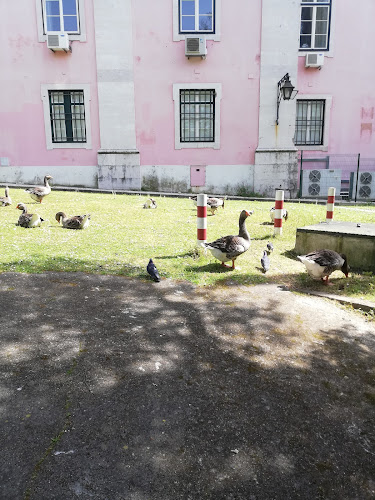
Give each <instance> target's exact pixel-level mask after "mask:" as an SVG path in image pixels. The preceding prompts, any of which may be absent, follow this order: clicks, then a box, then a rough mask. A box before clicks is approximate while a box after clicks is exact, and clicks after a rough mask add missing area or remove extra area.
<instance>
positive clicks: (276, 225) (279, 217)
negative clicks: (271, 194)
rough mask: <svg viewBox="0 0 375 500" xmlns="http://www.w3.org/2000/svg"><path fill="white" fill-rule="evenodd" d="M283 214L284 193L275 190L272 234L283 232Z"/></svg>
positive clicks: (280, 190)
mask: <svg viewBox="0 0 375 500" xmlns="http://www.w3.org/2000/svg"><path fill="white" fill-rule="evenodd" d="M283 212H284V191H283V190H282V189H277V190H276V195H275V217H274V219H273V234H274V235H276V234H280V235H281V234H282V232H283Z"/></svg>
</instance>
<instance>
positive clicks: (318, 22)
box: [299, 0, 332, 50]
mask: <svg viewBox="0 0 375 500" xmlns="http://www.w3.org/2000/svg"><path fill="white" fill-rule="evenodd" d="M331 3H332V2H331V0H302V1H301V31H300V43H299V46H300V50H328V49H329V31H330V22H331Z"/></svg>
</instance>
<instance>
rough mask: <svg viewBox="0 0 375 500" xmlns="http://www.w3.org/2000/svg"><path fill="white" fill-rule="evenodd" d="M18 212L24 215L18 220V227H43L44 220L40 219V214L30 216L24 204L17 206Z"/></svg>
mask: <svg viewBox="0 0 375 500" xmlns="http://www.w3.org/2000/svg"><path fill="white" fill-rule="evenodd" d="M16 208H18V210H22V214H21V215H20V216H19V218H18V222H17V224H16V225H17V226H21V227H38V226H40V225H41V223H42V222H43V220H44V219H42V218H41V217H40V215H39V214H29V213H27V207H26V205H24V204H23V203H18V205H17V206H16Z"/></svg>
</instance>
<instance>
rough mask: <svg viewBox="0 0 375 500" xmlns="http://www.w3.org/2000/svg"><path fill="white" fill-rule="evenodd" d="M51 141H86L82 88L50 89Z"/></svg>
mask: <svg viewBox="0 0 375 500" xmlns="http://www.w3.org/2000/svg"><path fill="white" fill-rule="evenodd" d="M48 95H49V105H50V118H51V131H52V142H86V122H85V103H84V98H83V90H63V91H55V90H50V91H49V92H48Z"/></svg>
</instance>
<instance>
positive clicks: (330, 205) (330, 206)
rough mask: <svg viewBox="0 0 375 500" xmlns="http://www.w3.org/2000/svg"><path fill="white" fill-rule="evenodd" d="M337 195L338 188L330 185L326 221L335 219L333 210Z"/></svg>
mask: <svg viewBox="0 0 375 500" xmlns="http://www.w3.org/2000/svg"><path fill="white" fill-rule="evenodd" d="M335 195H336V188H334V187H330V188H328V198H327V214H326V222H328V223H329V222H332V220H333V211H334V208H335Z"/></svg>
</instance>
